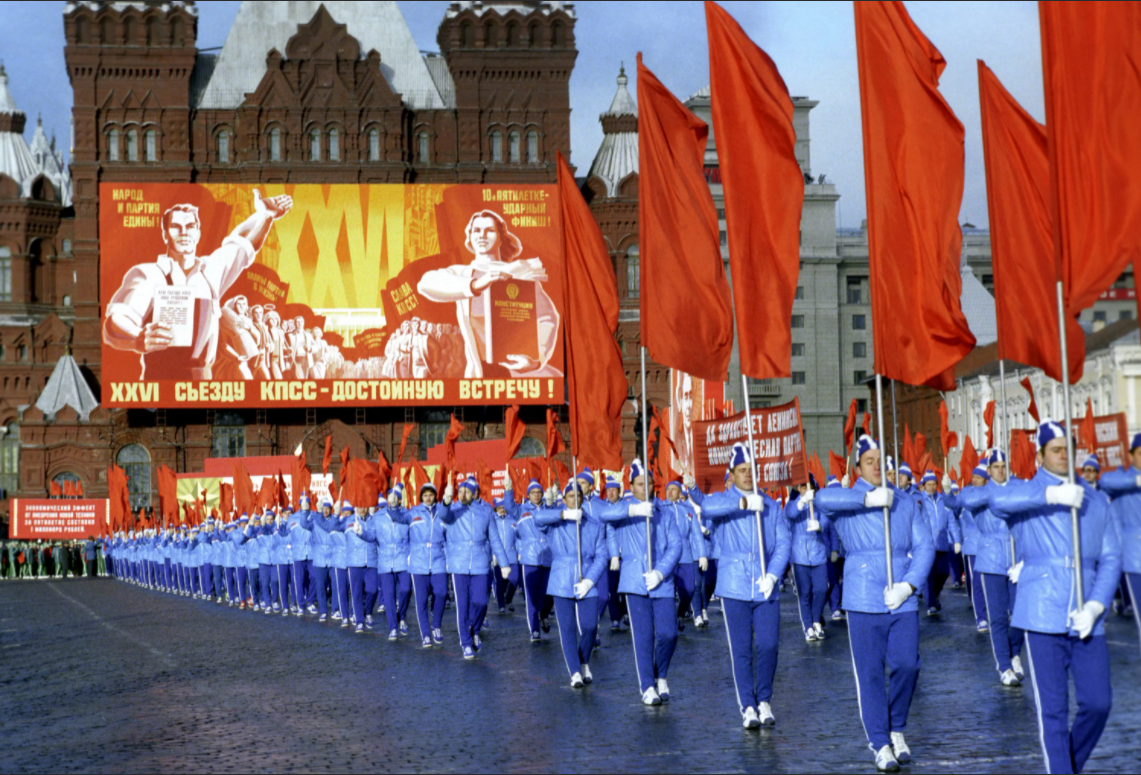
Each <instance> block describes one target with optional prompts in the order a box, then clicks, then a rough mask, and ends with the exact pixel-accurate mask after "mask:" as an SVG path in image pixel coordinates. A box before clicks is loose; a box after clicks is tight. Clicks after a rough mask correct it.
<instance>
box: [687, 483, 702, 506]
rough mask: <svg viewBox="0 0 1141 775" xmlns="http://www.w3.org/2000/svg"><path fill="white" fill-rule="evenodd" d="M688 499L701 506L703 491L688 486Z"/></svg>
mask: <svg viewBox="0 0 1141 775" xmlns="http://www.w3.org/2000/svg"><path fill="white" fill-rule="evenodd" d="M689 499H690V500H691V501H693V502H694V503H696V504H697V505H698V506H701V505H703V504H704V503H705V493H703V492H702V491H701V490H699V489H697V488H696V487H690V488H689Z"/></svg>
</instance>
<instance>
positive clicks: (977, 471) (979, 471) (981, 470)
mask: <svg viewBox="0 0 1141 775" xmlns="http://www.w3.org/2000/svg"><path fill="white" fill-rule="evenodd" d="M971 476H981V477H982V478H983V479H986V480H988V481H989V480H990V474H989V473H987V470H986V466H984V465H982V464H979V465H977V466H975V467H974V470H973V471H971Z"/></svg>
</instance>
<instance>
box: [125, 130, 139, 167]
mask: <svg viewBox="0 0 1141 775" xmlns="http://www.w3.org/2000/svg"><path fill="white" fill-rule="evenodd" d="M138 160H139V133H138V131H136V130H134V129H128V130H127V161H138Z"/></svg>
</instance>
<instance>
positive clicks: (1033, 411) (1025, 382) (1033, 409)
mask: <svg viewBox="0 0 1141 775" xmlns="http://www.w3.org/2000/svg"><path fill="white" fill-rule="evenodd" d="M1018 384H1020V385H1022V387H1023V388H1025V390H1026V392H1027V393H1029V394H1030V406H1028V407H1026V412H1027V414H1029V415H1030V416H1031V417H1033V418H1034V422H1036V423H1039V424H1041V422H1042V418H1040V417H1039V416H1038V404H1037V402H1035V400H1034V386H1033V385H1031V384H1030V377H1023V378H1022V381H1021V382H1019V383H1018Z"/></svg>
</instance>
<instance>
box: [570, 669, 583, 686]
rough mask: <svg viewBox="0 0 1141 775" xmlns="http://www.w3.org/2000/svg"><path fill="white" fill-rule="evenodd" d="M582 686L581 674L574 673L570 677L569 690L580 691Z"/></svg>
mask: <svg viewBox="0 0 1141 775" xmlns="http://www.w3.org/2000/svg"><path fill="white" fill-rule="evenodd" d="M583 686H584V684H583V681H582V673H575V674H574V675H572V676H571V688H572V689H581V688H582V687H583Z"/></svg>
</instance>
